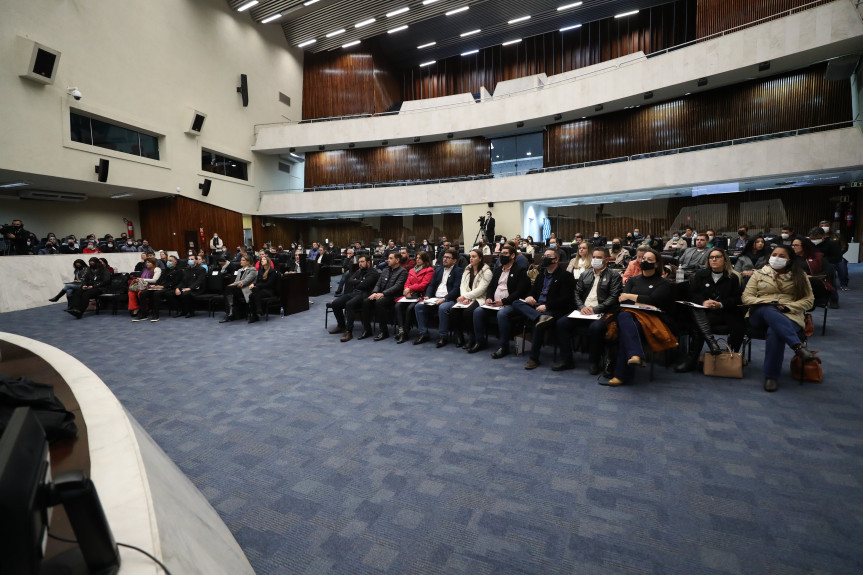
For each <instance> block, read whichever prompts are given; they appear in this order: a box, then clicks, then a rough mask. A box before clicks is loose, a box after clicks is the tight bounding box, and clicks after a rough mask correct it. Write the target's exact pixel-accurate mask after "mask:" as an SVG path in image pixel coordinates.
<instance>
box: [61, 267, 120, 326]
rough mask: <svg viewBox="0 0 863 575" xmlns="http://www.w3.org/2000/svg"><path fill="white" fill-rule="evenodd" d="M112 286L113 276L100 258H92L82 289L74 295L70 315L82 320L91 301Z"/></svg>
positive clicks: (70, 303) (69, 309)
mask: <svg viewBox="0 0 863 575" xmlns="http://www.w3.org/2000/svg"><path fill="white" fill-rule="evenodd" d="M110 285H111V274H110V273H109V272H108V270H106V269H105V266H103V265H102V262H100V261H99V259H98V258H90V260H89V261H88V262H87V272H86V273H85V274H84V278H83V279H82V280H81V289H79V290H75V291H74V292H73V293H72V297H71V301H70V302H69V308H68V309H66V311H67V312H68V313H70V314H71V315H73V316H74V317H75V319H81V317H82V316H83V315H84V310H85V309H87V306H88V305H89V303H90V300H91V299H94V298H97V297H99V296H100V295H102V294H103V293H105V290H107V289H108V287H109V286H110Z"/></svg>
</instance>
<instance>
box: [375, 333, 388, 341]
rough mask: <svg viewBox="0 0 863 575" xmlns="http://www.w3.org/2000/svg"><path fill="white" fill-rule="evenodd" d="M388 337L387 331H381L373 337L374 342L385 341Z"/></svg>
mask: <svg viewBox="0 0 863 575" xmlns="http://www.w3.org/2000/svg"><path fill="white" fill-rule="evenodd" d="M389 336H390V333H389V332H388V331H382V332H380V333H379V334H377V335H376V336H375V341H381V340H382V339H386V338H388V337H389Z"/></svg>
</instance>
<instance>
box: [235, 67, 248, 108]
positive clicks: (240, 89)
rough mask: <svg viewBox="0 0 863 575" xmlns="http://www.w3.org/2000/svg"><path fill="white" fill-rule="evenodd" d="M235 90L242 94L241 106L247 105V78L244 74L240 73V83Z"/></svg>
mask: <svg viewBox="0 0 863 575" xmlns="http://www.w3.org/2000/svg"><path fill="white" fill-rule="evenodd" d="M237 92H239V93H240V94H242V95H243V107H244V108H246V107H248V106H249V79H248V78H247V77H246V75H245V74H240V85H239V86H238V87H237Z"/></svg>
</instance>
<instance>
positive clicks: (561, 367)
mask: <svg viewBox="0 0 863 575" xmlns="http://www.w3.org/2000/svg"><path fill="white" fill-rule="evenodd" d="M568 369H575V364H574V363H572V362H567V361H563V362H561V363H556V364H554V365H553V366H551V371H566V370H568ZM597 373H599V372H597Z"/></svg>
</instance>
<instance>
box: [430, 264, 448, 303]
mask: <svg viewBox="0 0 863 575" xmlns="http://www.w3.org/2000/svg"><path fill="white" fill-rule="evenodd" d="M452 268H453V266H450V267H448V268H444V269H443V277H442V278H441V279H440V285H439V286H437V291H436V292H435V294H434V296H435V297H446V294H447V293H448V291H449V290H447V289H446V282H447V280H448V279H449V273H450V272H451V271H452Z"/></svg>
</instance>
